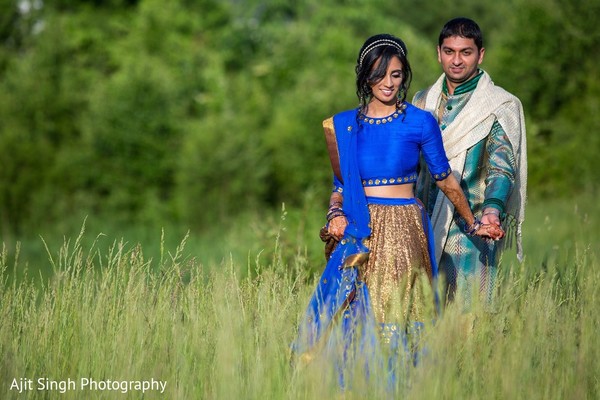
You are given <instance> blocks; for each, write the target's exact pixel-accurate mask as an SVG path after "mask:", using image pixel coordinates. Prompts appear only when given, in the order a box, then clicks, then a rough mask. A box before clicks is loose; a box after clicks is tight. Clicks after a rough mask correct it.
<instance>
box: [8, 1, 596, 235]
mask: <svg viewBox="0 0 600 400" xmlns="http://www.w3.org/2000/svg"><path fill="white" fill-rule="evenodd" d="M26 5H29V6H30V7H28V8H27V7H25V6H26ZM599 7H600V4H599V2H598V1H592V2H581V1H578V2H575V3H569V4H562V3H560V2H550V3H547V2H542V1H533V2H531V1H523V0H511V1H509V2H489V1H488V2H483V3H482V2H481V1H471V0H469V1H467V2H462V3H461V4H460V7H459V6H458V5H456V4H453V3H451V2H447V1H442V2H437V3H428V2H424V3H423V2H422V3H419V4H416V3H414V2H408V1H400V2H389V1H384V0H376V1H365V0H345V1H327V0H326V1H316V0H303V1H299V2H293V4H292V3H290V2H286V1H279V0H269V1H245V2H243V6H242V3H240V2H238V1H233V0H231V1H227V2H221V1H216V0H202V1H190V0H178V1H170V2H167V3H165V2H162V1H158V0H138V1H127V0H114V1H109V2H106V1H73V2H65V1H47V2H39V3H38V2H21V3H18V4H17V3H15V2H9V1H3V2H0V10H2V13H0V15H2V18H1V19H0V89H1V90H0V150H1V151H2V152H3V154H10V155H11V156H10V157H3V158H2V160H1V161H0V163H1V164H0V167H1V168H0V212H1V215H0V223H1V224H2V227H1V229H0V231H1V232H2V235H3V237H6V238H11V237H13V236H15V237H19V236H22V234H23V233H24V232H31V233H33V232H36V231H37V230H38V229H39V228H40V227H42V226H47V225H55V226H57V227H64V228H65V229H66V227H67V226H73V225H76V224H78V223H79V221H80V220H81V218H82V217H83V216H85V215H95V216H98V217H100V218H102V217H103V216H105V215H110V216H111V217H110V218H113V219H114V220H115V222H116V223H123V224H126V223H135V222H140V223H143V224H146V223H150V222H151V221H154V222H155V223H156V224H158V225H160V224H161V223H162V221H165V220H170V221H173V222H174V223H182V224H187V225H188V226H190V227H195V228H199V229H205V228H206V227H207V226H208V225H209V224H213V223H223V224H227V223H228V222H230V221H232V220H234V218H235V217H236V216H238V215H239V213H240V212H241V211H242V210H246V209H253V208H265V207H266V208H273V207H275V208H277V207H279V204H281V203H282V202H285V203H286V204H288V206H289V207H301V206H302V205H303V201H305V200H304V199H305V193H309V192H311V193H319V196H323V197H324V199H323V201H322V202H323V203H324V202H325V201H326V197H327V193H328V190H329V185H330V180H331V172H330V168H329V161H328V157H327V153H326V148H325V145H324V139H323V134H322V129H321V121H322V120H323V119H325V118H327V117H328V116H330V115H332V114H334V113H335V112H338V111H341V110H344V109H348V108H351V107H354V106H355V105H356V103H357V100H356V95H355V87H354V64H355V61H356V53H357V51H358V48H359V47H360V45H361V44H362V43H363V41H364V40H365V39H366V37H367V36H368V35H371V34H375V33H380V32H391V33H394V34H397V35H399V36H401V37H402V38H403V39H404V40H405V41H406V43H407V45H408V48H409V56H410V60H411V63H412V67H413V71H414V78H413V84H412V87H411V89H410V93H409V98H411V97H412V94H413V93H414V92H415V91H416V90H418V89H421V88H423V87H425V86H427V85H429V84H430V83H431V82H433V80H434V79H435V78H436V77H437V76H438V75H439V73H440V69H439V66H438V65H437V60H436V53H435V46H436V44H437V43H436V42H437V34H438V30H439V28H440V27H441V25H442V24H443V23H444V22H445V21H446V20H447V19H449V18H452V17H454V16H457V15H467V16H471V17H473V18H475V19H476V20H477V21H478V22H479V23H480V25H481V26H482V28H483V30H484V33H485V37H486V47H487V49H488V52H487V55H486V60H485V63H484V68H486V69H487V70H489V71H490V72H491V74H492V76H493V77H494V80H495V81H496V83H497V84H499V85H500V86H503V87H505V88H507V89H508V90H510V91H511V92H513V93H515V94H516V95H517V96H518V97H519V98H521V99H522V101H523V104H524V108H525V113H526V117H527V127H528V136H529V165H530V170H529V178H530V179H529V182H530V190H529V192H530V195H531V196H533V197H535V196H539V195H552V196H561V195H565V194H566V192H565V191H564V190H563V189H562V188H564V187H565V185H569V187H570V188H572V189H574V190H592V191H593V190H596V186H597V185H596V183H595V182H597V181H598V172H597V169H596V168H593V165H594V163H593V161H595V159H594V157H595V152H594V151H595V149H597V148H598V139H597V138H596V136H595V135H591V134H590V132H594V131H596V130H597V128H598V127H599V121H598V117H597V113H596V112H595V111H594V110H595V109H596V108H597V105H598V98H600V97H599V96H600V93H599V91H600V88H599V85H598V83H597V79H596V76H597V75H598V73H597V69H598V65H600V63H598V61H599V60H598V59H597V58H598V56H597V54H596V53H597V52H595V49H596V48H597V47H598V44H599V43H598V42H599V41H600V36H599V35H598V33H597V30H595V25H594V24H595V20H594V15H596V14H597V11H598V8H599ZM563 15H564V16H567V17H563ZM573 21H576V23H575V22H573ZM556 32H560V34H557V33H556ZM574 154H577V157H574V156H573V155H574ZM69 216H71V217H69Z"/></svg>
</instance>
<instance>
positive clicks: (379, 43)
mask: <svg viewBox="0 0 600 400" xmlns="http://www.w3.org/2000/svg"><path fill="white" fill-rule="evenodd" d="M381 46H394V47H395V48H397V49H398V51H400V53H401V54H402V55H403V56H404V57H406V54H405V53H404V49H403V48H402V46H400V45H399V44H398V43H397V42H395V41H393V40H391V39H378V40H376V41H374V42H373V43H371V44H370V45H368V46H367V47H365V49H364V50H363V51H362V53H361V54H360V57H359V61H358V64H359V65H362V62H363V60H364V58H365V57H366V56H367V54H369V52H370V51H371V50H373V49H374V48H376V47H381Z"/></svg>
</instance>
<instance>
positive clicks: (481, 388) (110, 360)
mask: <svg viewBox="0 0 600 400" xmlns="http://www.w3.org/2000/svg"><path fill="white" fill-rule="evenodd" d="M594 207H595V206H594V205H593V202H592V201H590V203H589V204H585V205H584V206H583V207H582V206H580V207H578V208H575V207H574V206H572V205H569V204H567V203H560V202H559V203H547V204H545V206H544V207H532V206H530V213H529V215H528V218H529V222H528V225H527V226H526V229H525V232H526V243H525V245H526V251H527V254H528V256H527V258H526V259H525V261H524V262H523V263H522V264H519V263H516V262H515V261H514V260H513V259H512V258H511V257H510V256H509V255H507V256H506V258H505V259H504V260H503V271H504V274H503V282H502V283H501V285H502V290H501V292H500V295H499V298H498V302H497V307H496V311H495V312H494V313H489V312H484V311H483V309H482V308H480V307H479V306H478V305H475V307H474V311H473V313H472V314H467V315H466V314H463V313H461V312H460V310H459V309H458V307H454V306H450V307H448V308H447V309H446V310H445V312H444V315H443V316H442V318H441V319H440V320H439V321H438V323H437V325H436V326H435V328H434V329H432V330H430V331H429V332H428V336H427V338H426V343H427V349H428V352H427V354H428V355H427V357H425V358H424V359H423V360H422V362H421V363H420V364H419V365H418V366H417V367H412V366H409V367H407V370H406V379H405V380H404V381H403V382H402V384H401V385H400V387H399V390H400V391H399V392H398V393H395V395H397V396H398V397H403V398H404V397H406V398H411V399H432V398H440V399H481V398H486V399H594V398H599V397H600V363H599V362H598V360H599V359H600V349H599V347H598V343H597V342H598V340H597V339H598V337H599V336H598V329H599V328H600V313H598V312H597V310H598V306H600V302H599V298H600V296H599V295H600V289H599V288H600V268H599V267H600V263H599V261H598V252H597V249H598V247H597V245H598V243H599V241H598V239H599V238H600V234H598V228H597V226H598V220H599V218H600V212H598V210H597V208H594ZM584 210H585V212H584ZM283 215H284V216H285V215H286V214H285V212H284V214H283ZM292 219H293V218H292ZM280 222H281V223H282V224H280V223H279V222H274V223H273V225H272V226H271V227H270V228H268V229H274V230H275V234H274V236H273V240H272V243H271V248H268V249H265V251H264V252H262V253H261V252H256V253H254V254H253V255H250V256H248V257H247V260H246V262H240V261H238V260H234V258H233V257H230V258H224V259H223V261H222V262H219V263H214V264H211V265H205V264H203V263H202V262H200V261H198V259H197V258H195V257H194V256H193V254H192V255H190V252H189V251H188V250H186V246H187V245H188V243H187V241H188V237H184V239H183V240H182V242H181V243H180V245H179V246H177V247H176V248H175V249H172V250H169V249H167V248H165V245H164V241H161V243H162V244H161V245H160V248H159V249H158V251H156V253H158V254H159V256H157V257H155V258H149V257H147V256H145V254H144V249H143V248H142V246H140V245H133V246H129V245H127V243H126V242H125V241H115V242H114V243H112V244H111V245H110V246H108V247H107V248H106V249H102V248H101V246H98V240H89V238H88V240H87V241H84V240H83V239H84V238H85V237H86V235H87V234H86V233H85V232H84V231H83V230H82V232H81V233H80V234H79V235H78V236H77V237H76V238H75V240H65V241H64V243H63V244H62V246H60V248H59V249H58V250H56V249H53V248H48V257H49V261H48V262H49V263H50V265H51V267H52V269H53V273H52V274H51V278H50V279H48V280H45V279H41V278H39V277H38V276H27V275H26V276H25V277H24V278H22V279H13V278H12V275H13V274H14V270H15V269H18V268H20V266H19V264H18V263H19V260H18V257H9V249H7V248H6V246H4V247H3V248H2V253H1V254H0V270H1V271H0V272H1V283H0V291H1V292H0V354H1V355H2V358H1V361H0V398H2V399H37V398H48V399H54V398H57V399H58V398H60V399H81V398H94V399H114V398H144V399H153V398H170V399H194V398H202V399H236V398H238V399H239V398H242V399H313V398H327V397H334V398H335V397H336V396H338V397H341V398H349V399H353V398H364V397H365V395H366V394H367V393H370V394H371V398H378V397H382V398H383V397H386V396H387V395H388V394H389V393H386V392H385V390H382V389H381V387H383V385H382V386H381V387H377V382H378V381H380V380H383V379H379V376H377V375H375V376H373V377H372V378H373V380H372V382H371V384H370V385H371V386H369V385H367V386H364V387H361V386H357V387H355V388H353V390H352V391H347V392H345V393H343V394H341V393H340V392H339V389H338V385H337V382H336V379H335V375H334V374H332V373H331V370H330V369H329V368H328V366H327V364H326V363H321V362H315V363H313V364H309V365H308V366H305V367H303V368H294V367H292V366H291V364H290V357H289V351H288V349H289V344H290V342H291V341H292V340H293V339H294V337H295V334H296V326H297V321H298V319H299V317H300V315H301V314H302V312H303V311H304V307H305V306H306V303H307V301H308V297H309V295H310V293H311V291H312V290H313V287H314V279H315V277H314V275H313V274H311V273H309V271H310V269H309V268H308V265H307V263H308V262H307V258H306V257H305V255H304V254H303V252H302V251H301V250H299V249H301V248H302V243H298V242H297V241H294V240H291V239H290V236H294V237H297V236H298V235H297V234H296V233H291V232H290V231H289V230H288V227H287V226H286V225H285V224H286V223H288V222H287V221H286V220H282V221H280ZM265 229H267V228H265ZM92 239H93V237H92ZM84 242H85V243H86V245H85V246H84V245H83V243H84ZM89 243H91V244H89ZM249 254H250V253H249ZM319 257H321V255H319ZM21 378H26V379H32V380H33V385H32V387H33V390H27V391H23V392H22V393H17V392H18V390H16V389H15V388H13V389H11V388H10V387H11V384H13V382H14V379H17V380H18V381H19V382H21V381H20V379H21ZM39 378H43V379H48V380H51V381H56V382H59V381H68V380H72V381H74V382H76V384H75V386H76V387H75V388H74V389H69V390H65V391H64V393H61V390H60V389H59V387H58V383H57V384H56V385H55V387H54V390H48V389H47V387H46V388H44V390H40V391H38V390H36V389H37V387H38V383H37V380H38V379H39ZM82 378H91V379H94V380H96V381H107V380H111V381H117V382H122V381H150V380H151V379H154V380H156V381H163V382H164V381H166V388H165V390H164V393H160V391H159V390H149V391H146V392H145V393H142V392H141V391H140V390H136V389H131V390H129V391H128V392H127V393H121V390H120V389H119V390H109V389H105V390H90V389H89V388H81V387H80V383H81V379H82ZM43 382H46V381H43ZM373 382H375V386H372V385H373Z"/></svg>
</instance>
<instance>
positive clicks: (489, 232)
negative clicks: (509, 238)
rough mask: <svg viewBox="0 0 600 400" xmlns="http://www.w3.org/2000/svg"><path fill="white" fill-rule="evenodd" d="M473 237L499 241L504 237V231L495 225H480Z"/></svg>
mask: <svg viewBox="0 0 600 400" xmlns="http://www.w3.org/2000/svg"><path fill="white" fill-rule="evenodd" d="M475 235H477V236H482V237H487V238H490V239H494V240H500V239H502V238H503V237H504V230H503V229H502V228H501V227H500V226H499V225H495V224H482V225H481V226H480V227H479V229H478V230H477V232H475Z"/></svg>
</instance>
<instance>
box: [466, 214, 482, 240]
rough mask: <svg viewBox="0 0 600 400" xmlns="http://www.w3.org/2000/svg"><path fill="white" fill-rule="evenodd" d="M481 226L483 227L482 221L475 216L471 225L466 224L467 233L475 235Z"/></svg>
mask: <svg viewBox="0 0 600 400" xmlns="http://www.w3.org/2000/svg"><path fill="white" fill-rule="evenodd" d="M479 228H481V221H480V220H478V219H477V218H475V221H473V223H472V224H471V225H467V226H465V233H466V234H467V235H469V236H475V234H476V233H477V231H478V230H479Z"/></svg>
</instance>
